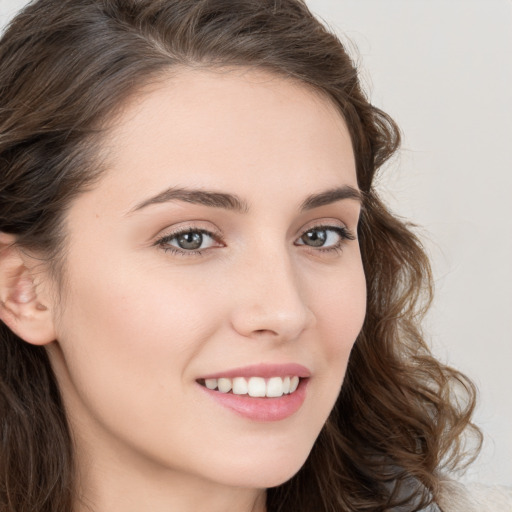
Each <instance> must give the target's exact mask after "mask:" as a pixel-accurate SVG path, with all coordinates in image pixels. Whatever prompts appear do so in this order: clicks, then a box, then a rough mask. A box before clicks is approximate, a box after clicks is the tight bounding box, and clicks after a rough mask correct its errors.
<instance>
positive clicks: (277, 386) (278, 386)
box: [267, 377, 284, 397]
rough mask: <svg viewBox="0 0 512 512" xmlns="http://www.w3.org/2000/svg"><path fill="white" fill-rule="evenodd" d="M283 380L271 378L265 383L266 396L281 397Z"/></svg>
mask: <svg viewBox="0 0 512 512" xmlns="http://www.w3.org/2000/svg"><path fill="white" fill-rule="evenodd" d="M283 387H284V386H283V379H281V377H272V378H271V379H269V380H268V382H267V396H269V397H274V396H283Z"/></svg>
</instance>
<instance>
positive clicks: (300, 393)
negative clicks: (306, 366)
mask: <svg viewBox="0 0 512 512" xmlns="http://www.w3.org/2000/svg"><path fill="white" fill-rule="evenodd" d="M308 380H309V379H301V380H300V382H299V386H298V387H297V389H296V390H295V391H294V392H293V393H290V394H289V395H283V396H280V397H275V398H253V397H250V396H249V395H234V394H233V393H221V392H220V391H215V390H211V389H208V388H206V387H204V386H201V384H198V386H200V387H201V389H202V390H203V391H204V392H205V393H207V394H208V396H210V397H212V398H213V399H214V400H216V401H217V403H219V404H220V405H222V406H224V407H226V408H227V409H231V410H232V411H233V412H235V413H237V414H239V415H240V416H243V417H244V418H247V419H250V420H253V421H266V422H270V421H281V420H284V419H286V418H289V417H290V416H291V415H292V414H295V413H296V412H297V411H298V410H299V409H300V408H301V406H302V404H303V403H304V400H305V399H306V388H307V383H308Z"/></svg>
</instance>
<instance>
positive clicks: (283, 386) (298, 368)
mask: <svg viewBox="0 0 512 512" xmlns="http://www.w3.org/2000/svg"><path fill="white" fill-rule="evenodd" d="M310 378H311V373H310V371H309V370H308V369H307V368H306V367H304V366H302V365H298V364H286V365H252V366H246V367H243V368H234V369H232V370H228V371H224V372H219V373H216V374H211V375H206V376H203V377H202V378H199V379H197V380H196V383H197V384H198V385H199V389H201V390H202V391H203V392H204V393H205V394H206V395H207V396H208V397H209V399H211V400H213V402H214V403H217V404H219V405H220V406H221V407H222V408H223V409H228V410H229V411H231V412H234V413H236V414H237V415H238V416H242V417H244V418H245V419H248V420H251V421H257V422H275V421H280V420H285V419H287V418H289V417H290V416H292V415H294V414H295V413H296V412H297V411H299V409H300V408H301V407H302V405H303V403H304V401H305V400H306V394H307V389H308V387H309V386H308V383H309V381H310Z"/></svg>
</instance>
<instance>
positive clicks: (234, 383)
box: [197, 375, 303, 398]
mask: <svg viewBox="0 0 512 512" xmlns="http://www.w3.org/2000/svg"><path fill="white" fill-rule="evenodd" d="M301 380H303V379H301V378H300V377H299V376H297V375H291V376H286V377H277V376H276V377H270V378H264V377H257V376H255V377H249V378H246V377H234V378H229V377H220V378H214V379H198V381H197V382H198V384H200V385H201V386H204V387H205V388H207V389H209V390H211V391H218V392H220V393H231V394H233V395H240V396H243V395H246V396H250V397H253V398H279V397H282V396H283V395H291V394H292V393H295V391H297V388H298V387H299V384H300V382H301Z"/></svg>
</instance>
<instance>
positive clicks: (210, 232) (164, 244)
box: [152, 224, 224, 256]
mask: <svg viewBox="0 0 512 512" xmlns="http://www.w3.org/2000/svg"><path fill="white" fill-rule="evenodd" d="M186 233H201V234H203V235H206V236H209V237H210V238H212V239H213V240H214V241H215V242H216V244H218V245H217V246H216V247H222V246H224V243H223V238H224V235H223V233H222V231H221V230H219V229H215V228H212V229H206V228H204V227H201V226H200V225H197V224H182V225H179V226H177V227H174V228H170V229H167V230H164V231H163V232H160V234H159V235H158V236H157V237H156V239H155V241H154V242H153V244H152V245H153V246H160V247H161V248H162V249H163V250H164V251H166V252H172V253H175V254H179V255H183V256H193V255H202V254H203V253H204V252H206V251H208V250H209V249H211V248H213V247H206V248H204V249H189V250H187V249H181V248H180V247H176V246H173V245H170V244H168V242H170V241H171V240H173V239H175V238H177V237H179V236H180V235H183V234H186Z"/></svg>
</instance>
